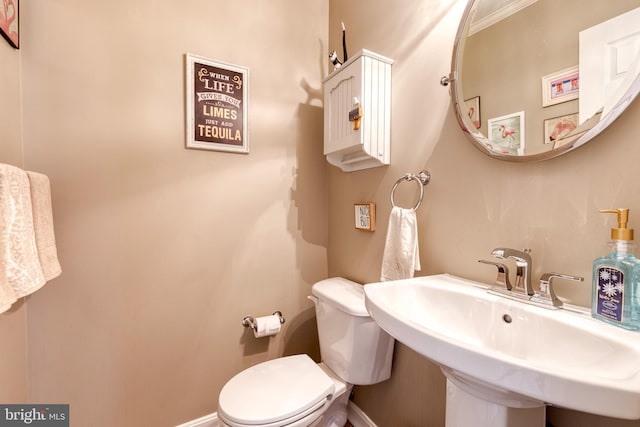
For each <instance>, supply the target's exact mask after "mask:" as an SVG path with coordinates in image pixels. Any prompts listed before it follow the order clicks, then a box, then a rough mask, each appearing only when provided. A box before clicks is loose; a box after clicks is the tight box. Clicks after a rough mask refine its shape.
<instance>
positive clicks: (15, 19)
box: [0, 0, 20, 49]
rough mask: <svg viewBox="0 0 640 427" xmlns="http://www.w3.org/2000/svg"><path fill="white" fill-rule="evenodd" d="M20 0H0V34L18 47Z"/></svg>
mask: <svg viewBox="0 0 640 427" xmlns="http://www.w3.org/2000/svg"><path fill="white" fill-rule="evenodd" d="M19 1H20V0H0V34H2V37H4V38H5V39H6V40H7V41H8V42H9V44H10V45H11V46H13V47H15V48H16V49H18V48H19V47H20V27H19V26H20V18H19V5H18V4H19Z"/></svg>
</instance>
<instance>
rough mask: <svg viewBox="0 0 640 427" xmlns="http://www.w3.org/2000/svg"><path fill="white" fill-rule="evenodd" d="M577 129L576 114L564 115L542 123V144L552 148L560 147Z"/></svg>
mask: <svg viewBox="0 0 640 427" xmlns="http://www.w3.org/2000/svg"><path fill="white" fill-rule="evenodd" d="M577 127H578V113H573V114H566V115H564V116H560V117H554V118H552V119H546V120H545V121H544V143H545V144H553V148H556V147H560V146H562V143H563V142H567V141H569V140H570V139H568V137H570V136H572V135H573V133H574V132H573V131H574V130H576V128H577Z"/></svg>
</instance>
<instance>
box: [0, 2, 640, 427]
mask: <svg viewBox="0 0 640 427" xmlns="http://www.w3.org/2000/svg"><path fill="white" fill-rule="evenodd" d="M329 3H330V4H327V2H326V1H322V0H315V1H307V2H285V1H283V0H277V1H271V2H264V1H258V2H256V1H252V2H249V1H247V0H240V1H234V2H223V1H215V2H204V1H202V0H190V1H187V2H182V3H179V4H177V3H176V4H175V5H173V4H166V5H164V6H163V7H162V8H158V7H157V5H156V4H154V2H152V1H150V0H146V1H138V2H136V3H135V5H132V4H131V3H130V2H128V3H125V2H124V1H122V0H117V1H115V2H107V3H104V2H102V3H99V4H98V3H97V2H93V3H92V4H87V2H83V1H80V0H64V1H59V2H45V3H39V4H38V5H37V6H36V5H35V3H33V2H24V3H23V7H22V17H23V19H22V30H23V47H22V50H21V51H20V52H21V55H22V79H23V83H24V93H23V106H22V108H23V111H24V115H23V117H22V121H23V123H24V162H23V161H22V154H21V151H22V148H23V147H22V144H20V129H19V126H17V125H16V123H19V122H20V120H21V117H20V115H19V114H18V111H19V108H20V107H19V106H20V97H19V94H18V93H19V92H16V91H17V90H18V89H17V88H18V87H19V84H20V57H19V55H20V53H18V52H16V51H13V50H9V49H8V47H6V48H5V47H4V46H3V47H0V61H1V62H2V64H3V67H1V70H2V71H1V72H2V73H6V72H8V73H10V74H9V76H8V79H4V80H3V81H8V82H10V83H9V84H3V85H0V94H1V95H3V96H2V97H1V98H0V99H2V100H3V102H2V104H1V106H0V108H1V109H2V110H1V112H2V114H1V116H2V117H3V120H5V119H7V118H9V119H10V120H9V123H10V125H8V126H6V125H4V124H3V126H0V137H1V139H2V142H3V143H2V144H1V145H0V150H1V151H0V155H1V157H0V161H3V162H6V163H13V164H18V165H20V164H22V165H23V166H24V167H26V168H29V169H35V170H39V171H41V172H44V173H47V174H48V175H49V176H50V177H51V182H52V187H53V203H54V214H55V220H56V223H55V226H56V236H57V241H58V249H59V255H60V258H61V262H62V265H63V275H62V276H61V277H60V278H58V279H55V280H54V281H53V282H51V283H50V284H48V285H47V286H45V287H44V288H43V289H42V290H40V291H39V292H37V293H36V294H34V295H33V296H32V297H30V299H29V301H28V306H29V317H28V334H25V333H24V327H25V320H24V319H25V316H26V315H25V312H26V310H25V309H24V307H23V306H18V307H16V308H17V310H16V311H12V312H10V313H8V314H3V315H0V339H2V342H3V345H5V343H8V345H10V346H11V347H12V351H11V352H10V354H7V352H3V353H2V356H0V361H1V362H2V363H1V364H0V377H2V379H3V381H2V384H1V386H0V401H16V402H19V401H30V402H36V401H37V402H69V403H70V404H71V416H72V420H73V425H92V426H112V425H120V426H138V425H158V426H171V425H175V424H177V423H180V422H183V421H186V420H189V419H193V418H196V417H198V416H201V415H204V414H206V413H210V412H213V411H214V410H216V397H217V393H218V391H219V390H220V388H221V386H222V385H223V384H224V382H225V381H226V380H227V379H228V378H229V377H230V376H232V375H233V374H235V373H236V372H238V371H239V370H241V369H242V368H244V367H245V366H248V365H250V364H253V363H255V362H257V361H261V360H265V359H268V358H271V357H276V356H278V355H280V354H289V353H295V352H300V351H310V352H311V353H312V354H314V356H316V357H317V348H316V343H315V340H316V337H315V331H314V328H315V325H314V320H313V312H312V310H311V304H310V303H309V302H308V301H307V300H306V299H305V296H306V295H307V294H308V292H309V288H310V285H311V284H312V283H313V282H314V281H316V280H318V279H321V278H324V277H326V276H327V273H328V274H330V275H343V276H346V277H349V278H352V279H354V280H359V281H363V282H366V281H375V280H377V278H378V276H379V268H380V259H381V257H382V247H383V241H384V235H385V231H386V218H387V216H388V214H389V211H390V206H389V201H388V199H389V191H390V188H391V186H392V185H393V183H394V182H395V180H396V179H398V178H399V177H400V176H402V175H403V174H404V173H406V172H418V171H419V170H420V169H422V168H427V169H429V170H430V171H431V172H432V174H433V180H432V182H431V183H430V184H429V186H428V187H427V189H426V194H425V202H424V205H423V207H422V208H421V209H420V211H419V219H420V235H421V248H420V250H421V254H422V261H423V271H422V274H432V273H440V272H450V273H453V274H458V275H461V276H464V277H469V278H473V279H479V280H485V281H486V280H491V279H492V278H493V277H492V276H493V272H492V271H490V270H489V269H487V268H484V267H482V266H480V265H478V264H477V262H476V261H477V259H479V258H483V257H486V256H487V254H488V252H489V250H490V249H491V248H493V247H494V246H498V245H507V246H513V247H530V248H532V249H533V254H534V260H535V263H534V274H535V276H538V275H539V274H541V273H542V272H545V271H551V270H557V271H563V272H568V273H574V274H582V275H584V276H586V277H587V278H588V277H589V276H590V263H591V260H592V259H593V258H595V257H596V256H599V255H601V254H602V253H604V252H605V251H606V250H607V247H606V245H605V241H606V239H607V237H608V231H607V230H608V228H609V227H610V226H611V222H610V221H609V220H608V219H605V218H602V217H601V216H600V215H599V214H598V213H597V210H598V209H600V208H607V207H622V206H626V207H630V208H631V209H632V214H631V220H632V224H636V226H637V224H640V197H638V195H639V192H640V184H638V180H637V179H636V178H637V177H636V174H635V172H634V171H635V170H636V169H637V168H636V165H635V162H634V158H637V156H638V155H640V153H639V151H640V148H638V146H637V144H635V143H634V140H635V135H636V134H637V133H638V131H639V130H640V128H639V126H640V124H639V123H638V121H637V120H636V118H637V117H638V115H639V114H640V106H639V105H638V103H637V102H636V103H635V104H634V105H632V107H631V109H630V111H629V113H627V114H626V115H625V116H624V117H622V118H621V119H619V120H618V121H617V122H616V123H614V125H613V126H612V127H611V128H610V129H609V130H607V131H606V132H605V133H604V134H603V135H601V136H600V137H598V138H596V140H594V141H593V142H592V143H590V144H588V145H587V146H586V147H583V148H581V149H579V150H578V151H576V152H575V153H571V154H569V155H567V156H564V157H561V158H558V159H555V160H551V161H548V162H545V163H537V164H511V163H502V162H499V161H495V160H492V159H490V158H488V157H485V156H484V155H482V154H481V153H480V152H479V151H477V150H475V149H474V148H473V147H472V146H471V144H470V143H469V142H468V141H467V140H465V138H464V137H463V134H462V132H461V131H460V129H459V128H458V126H457V122H456V121H455V119H454V117H453V114H452V112H451V108H450V104H449V97H448V90H447V89H445V88H442V87H441V86H440V85H439V83H438V81H439V79H440V77H441V76H442V75H445V74H447V73H448V70H449V62H450V49H451V45H452V41H453V36H454V33H455V29H456V25H457V21H458V19H459V17H460V14H461V13H462V9H463V7H464V4H463V3H464V2H463V1H457V2H454V1H451V2H446V1H438V0H400V1H398V2H394V3H393V7H391V6H390V4H389V2H386V1H382V0H372V1H370V2H368V5H367V7H366V8H365V7H362V5H361V4H356V3H355V2H344V1H335V0H333V1H330V2H329ZM220 17H224V18H225V19H220ZM230 17H238V19H232V18H230ZM327 17H329V22H327ZM340 21H344V22H345V24H346V26H347V28H348V41H349V51H350V52H352V53H353V52H356V51H357V50H359V49H361V48H368V49H371V50H374V51H377V52H379V53H381V54H383V55H386V56H389V57H391V58H394V59H395V60H396V62H395V64H394V66H393V73H394V77H393V106H392V108H393V118H392V120H393V122H392V123H393V130H392V140H393V142H392V144H393V145H392V164H391V165H390V166H388V167H384V168H378V169H372V170H367V171H360V172H354V173H343V172H340V171H339V170H338V169H336V168H333V167H328V166H326V162H325V161H324V159H323V158H322V147H321V145H322V137H321V135H322V110H321V103H320V102H319V99H318V93H319V90H320V81H321V79H322V77H323V76H324V75H326V70H327V65H326V59H325V58H326V52H327V50H328V49H336V50H339V49H340V25H339V24H340ZM327 28H329V37H330V41H329V43H327V33H326V32H327ZM185 52H193V53H197V54H200V55H203V56H207V57H211V58H214V59H220V60H224V61H228V62H233V63H237V64H240V65H246V66H248V67H250V69H251V84H252V86H251V106H250V118H251V123H250V126H251V145H252V148H251V154H250V155H248V156H242V155H232V154H226V153H216V152H203V151H193V150H185V149H184V148H183V144H184V142H183V128H184V99H183V96H184V95H183V85H184V75H183V54H184V53H185ZM5 63H8V64H10V66H9V67H5V66H4V64H5ZM3 77H6V76H4V74H3ZM5 93H8V94H9V95H8V96H7V97H6V98H5ZM5 100H7V101H5ZM7 115H8V117H7ZM7 133H8V135H9V136H7ZM5 141H10V144H9V145H7V144H5ZM461 165H462V166H461ZM327 170H328V174H327V173H326V172H325V171H327ZM325 180H328V193H327V185H326V183H325ZM412 189H413V187H412V186H409V188H408V189H407V191H406V192H405V189H404V188H401V189H399V191H398V192H397V194H398V197H399V201H400V203H402V202H406V203H412V200H409V199H411V198H412V197H413V196H414V193H413V192H412ZM363 200H371V201H374V202H376V204H377V208H378V218H379V221H378V230H377V231H376V232H374V233H365V232H358V231H356V230H354V229H353V223H352V206H353V203H355V202H360V201H363ZM327 221H328V226H327ZM327 246H328V251H327ZM588 282H589V281H588V280H587V283H586V284H584V285H582V286H575V285H572V284H564V283H561V282H559V283H558V293H559V294H561V295H563V296H566V297H568V298H569V299H571V300H572V301H573V302H575V303H578V304H582V305H588V303H589V300H590V288H589V285H588ZM275 309H280V310H282V311H283V312H284V313H285V316H286V317H287V323H286V324H285V329H284V331H283V332H282V333H281V334H280V335H278V336H277V337H275V338H271V339H265V340H255V339H254V338H253V337H252V336H251V335H250V334H248V333H247V331H246V330H244V329H243V328H241V326H240V320H241V318H242V316H243V315H244V314H254V315H260V314H264V313H267V312H270V311H271V310H275ZM25 337H28V346H29V357H28V360H29V363H28V381H29V386H30V388H29V393H28V396H27V391H26V379H25V377H24V372H25V369H26V367H25V364H26V361H27V357H26V354H25V351H24V348H25V339H26V338H25ZM6 379H8V381H7V380H6ZM356 402H357V403H358V404H359V405H360V406H361V407H362V408H363V409H364V410H365V411H366V412H367V413H368V414H369V415H370V416H371V417H372V418H373V419H374V420H375V421H376V422H378V424H379V425H380V427H386V426H394V427H395V426H417V425H429V426H442V425H444V379H443V378H442V375H441V374H440V372H439V370H438V368H437V367H436V366H435V365H433V364H431V363H429V362H428V361H426V360H425V359H423V358H422V357H420V356H419V355H417V354H416V353H414V352H413V351H411V350H409V349H408V348H406V347H404V346H402V345H398V347H397V351H396V359H395V364H394V372H393V377H392V379H391V380H389V381H388V382H386V383H384V384H381V385H377V386H371V387H359V388H357V389H356ZM549 412H550V419H551V420H552V421H553V422H554V424H555V425H556V427H568V426H583V425H587V424H588V425H593V426H607V427H609V426H614V425H615V426H624V425H629V426H630V425H637V423H626V422H616V421H613V420H608V419H603V418H600V417H593V416H588V415H584V414H577V413H573V412H571V411H563V410H550V411H549Z"/></svg>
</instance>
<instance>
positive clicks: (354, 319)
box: [311, 277, 394, 385]
mask: <svg viewBox="0 0 640 427" xmlns="http://www.w3.org/2000/svg"><path fill="white" fill-rule="evenodd" d="M311 293H312V294H313V296H314V297H315V298H312V299H313V300H314V302H315V305H316V316H317V322H318V337H319V340H320V355H321V357H322V362H324V364H325V365H327V366H328V367H329V368H330V369H331V370H332V371H333V372H335V373H336V374H337V375H338V376H339V377H340V378H342V379H343V380H345V381H346V382H348V383H350V384H356V385H368V384H376V383H379V382H382V381H385V380H387V379H388V378H389V377H390V376H391V362H392V358H393V344H394V339H393V338H392V337H391V336H390V335H389V334H387V333H386V332H384V331H383V330H382V329H380V327H379V326H378V324H377V323H376V322H374V320H373V319H372V318H371V317H370V316H369V313H368V312H367V309H366V307H365V305H364V289H363V287H362V285H360V284H358V283H355V282H352V281H350V280H347V279H344V278H342V277H334V278H330V279H326V280H322V281H320V282H318V283H316V284H315V285H313V288H312V290H311Z"/></svg>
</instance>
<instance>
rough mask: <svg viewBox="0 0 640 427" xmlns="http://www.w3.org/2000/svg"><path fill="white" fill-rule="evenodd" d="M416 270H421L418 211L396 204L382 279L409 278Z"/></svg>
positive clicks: (388, 237) (390, 225) (388, 235)
mask: <svg viewBox="0 0 640 427" xmlns="http://www.w3.org/2000/svg"><path fill="white" fill-rule="evenodd" d="M415 271H420V253H419V250H418V221H417V219H416V212H415V211H414V210H413V209H404V208H399V207H397V206H396V207H394V208H393V209H391V214H390V215H389V226H388V229H387V240H386V243H385V246H384V253H383V255H382V272H381V274H380V280H381V281H387V280H399V279H409V278H411V277H413V274H414V272H415Z"/></svg>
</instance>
